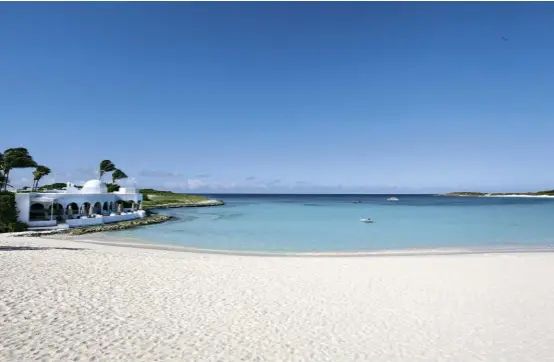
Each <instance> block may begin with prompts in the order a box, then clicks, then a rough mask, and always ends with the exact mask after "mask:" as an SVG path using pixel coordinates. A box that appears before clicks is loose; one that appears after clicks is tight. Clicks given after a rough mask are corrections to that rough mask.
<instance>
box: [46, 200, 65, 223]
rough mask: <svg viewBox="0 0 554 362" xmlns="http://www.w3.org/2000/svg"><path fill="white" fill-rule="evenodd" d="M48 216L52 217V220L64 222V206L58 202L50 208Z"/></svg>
mask: <svg viewBox="0 0 554 362" xmlns="http://www.w3.org/2000/svg"><path fill="white" fill-rule="evenodd" d="M48 214H49V215H52V218H53V219H55V220H58V221H62V220H63V218H64V214H65V213H64V208H63V205H62V204H59V203H57V202H55V203H53V204H52V205H50V206H49V207H48Z"/></svg>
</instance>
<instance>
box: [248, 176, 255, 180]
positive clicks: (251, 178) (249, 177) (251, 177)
mask: <svg viewBox="0 0 554 362" xmlns="http://www.w3.org/2000/svg"><path fill="white" fill-rule="evenodd" d="M255 179H256V176H248V177H247V178H246V181H254V180H255Z"/></svg>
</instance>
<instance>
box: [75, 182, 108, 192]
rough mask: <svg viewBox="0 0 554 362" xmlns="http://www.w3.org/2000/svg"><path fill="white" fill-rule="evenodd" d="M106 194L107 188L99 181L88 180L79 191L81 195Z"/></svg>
mask: <svg viewBox="0 0 554 362" xmlns="http://www.w3.org/2000/svg"><path fill="white" fill-rule="evenodd" d="M106 192H108V187H106V184H105V183H103V182H102V181H100V180H89V181H87V182H85V184H84V185H83V188H82V189H81V193H82V194H105V193H106Z"/></svg>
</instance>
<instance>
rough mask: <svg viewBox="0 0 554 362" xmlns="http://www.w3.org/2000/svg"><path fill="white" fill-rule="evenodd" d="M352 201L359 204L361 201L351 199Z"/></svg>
mask: <svg viewBox="0 0 554 362" xmlns="http://www.w3.org/2000/svg"><path fill="white" fill-rule="evenodd" d="M352 203H353V204H360V203H361V201H360V200H354V201H352Z"/></svg>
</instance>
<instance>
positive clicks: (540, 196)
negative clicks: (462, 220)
mask: <svg viewBox="0 0 554 362" xmlns="http://www.w3.org/2000/svg"><path fill="white" fill-rule="evenodd" d="M436 196H443V197H522V198H543V199H550V198H554V195H533V194H518V193H513V194H495V193H484V192H470V193H463V192H462V193H457V192H453V193H449V194H438V195H436Z"/></svg>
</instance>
